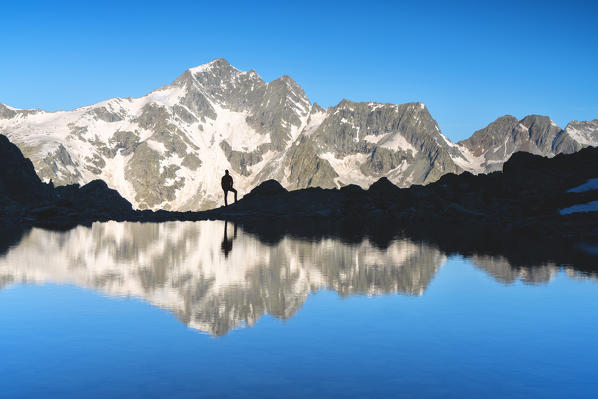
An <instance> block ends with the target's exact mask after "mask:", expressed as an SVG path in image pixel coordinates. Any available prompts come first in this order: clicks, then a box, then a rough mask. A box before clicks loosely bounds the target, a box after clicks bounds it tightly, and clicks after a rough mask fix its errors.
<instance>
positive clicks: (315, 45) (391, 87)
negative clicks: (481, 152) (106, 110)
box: [0, 1, 598, 140]
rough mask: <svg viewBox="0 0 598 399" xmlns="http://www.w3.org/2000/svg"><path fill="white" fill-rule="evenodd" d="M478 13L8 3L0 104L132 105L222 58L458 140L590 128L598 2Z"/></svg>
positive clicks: (298, 5) (317, 96) (595, 111)
mask: <svg viewBox="0 0 598 399" xmlns="http://www.w3.org/2000/svg"><path fill="white" fill-rule="evenodd" d="M483 3H484V2H468V3H465V2H463V3H457V2H446V1H442V2H435V1H422V2H417V1H409V2H406V3H405V4H402V3H400V2H376V1H360V2H352V1H343V2H335V3H326V2H323V3H322V4H320V2H310V1H302V2H289V3H288V4H287V3H286V2H280V1H277V2H258V1H243V2H234V1H212V2H207V3H205V4H202V3H201V2H176V1H161V2H156V3H153V2H151V1H143V2H125V1H120V2H109V1H101V2H72V3H70V4H69V3H67V2H43V3H35V2H8V3H3V4H2V9H1V13H0V34H1V37H2V45H1V50H2V51H1V53H0V54H1V56H0V57H1V58H0V102H2V103H5V104H8V105H12V106H15V107H19V108H42V109H46V110H57V109H73V108H76V107H79V106H83V105H89V104H92V103H95V102H98V101H101V100H104V99H107V98H110V97H116V96H120V97H128V96H132V97H136V96H141V95H144V94H145V93H147V92H149V91H151V90H153V89H155V88H157V87H159V86H161V85H164V84H167V83H170V82H171V81H172V80H174V79H175V78H176V77H177V76H178V75H180V74H181V73H182V72H183V71H184V70H185V69H187V68H189V67H192V66H196V65H200V64H203V63H206V62H208V61H210V60H211V59H213V58H217V57H224V58H226V59H227V60H228V61H229V62H231V64H233V65H234V66H236V67H237V68H240V69H245V70H246V69H251V68H253V69H255V70H256V71H257V72H258V73H259V74H260V75H261V76H262V77H263V78H264V79H266V80H272V79H275V78H277V77H279V76H281V75H285V74H286V75H290V76H291V77H292V78H293V79H295V80H296V81H297V82H298V83H299V84H300V85H301V86H302V87H303V88H304V90H305V92H306V93H307V95H308V97H309V98H310V99H311V100H312V101H315V102H318V103H319V104H321V105H323V106H325V107H327V106H330V105H334V104H336V103H338V102H339V101H340V100H341V99H343V98H347V99H350V100H354V101H380V102H392V103H404V102H408V101H422V102H424V103H425V104H426V105H427V106H428V108H429V110H430V112H431V113H432V116H433V117H434V118H435V119H436V120H437V121H438V124H439V126H440V128H441V130H442V131H443V132H444V133H445V134H446V135H447V136H448V137H449V138H451V139H453V140H459V139H463V138H466V137H468V136H469V135H471V133H472V132H473V131H475V130H477V129H480V128H482V127H484V126H486V125H487V124H488V123H489V122H491V121H493V120H494V119H496V118H497V117H499V116H501V115H504V114H512V115H515V116H517V117H523V116H525V115H527V114H532V113H537V114H543V115H549V116H551V117H552V118H553V120H554V121H555V122H556V123H558V124H559V125H560V126H562V127H564V125H566V123H567V122H569V121H570V120H574V119H576V120H588V119H595V118H598V4H597V3H596V2H592V1H587V2H577V1H563V2H558V3H556V2H555V3H554V4H552V3H551V2H547V1H535V2H520V1H514V2H510V1H501V2H496V3H495V4H491V5H488V4H483ZM592 3H594V4H592Z"/></svg>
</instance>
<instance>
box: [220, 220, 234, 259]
mask: <svg viewBox="0 0 598 399" xmlns="http://www.w3.org/2000/svg"><path fill="white" fill-rule="evenodd" d="M234 226H235V227H234V233H233V238H231V239H230V240H229V239H228V235H227V231H226V229H227V227H228V222H227V221H225V222H224V238H222V244H220V249H222V253H223V254H224V257H225V258H228V254H229V253H230V252H231V251H232V250H233V240H234V239H235V238H237V224H236V223H235V225H234Z"/></svg>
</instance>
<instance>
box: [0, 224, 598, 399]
mask: <svg viewBox="0 0 598 399" xmlns="http://www.w3.org/2000/svg"><path fill="white" fill-rule="evenodd" d="M534 250H535V249H534ZM596 260H597V261H596V264H595V266H596V270H598V257H596ZM596 276H598V274H595V273H594V272H592V271H584V270H580V269H579V268H577V267H576V265H575V263H574V262H572V263H571V264H556V263H553V262H550V261H547V262H543V263H541V264H529V265H521V264H518V265H514V264H512V262H510V260H509V259H508V258H507V257H503V256H489V255H484V254H467V255H461V254H458V253H451V254H448V253H445V252H443V251H442V250H441V249H439V247H437V246H435V245H432V244H429V243H426V242H423V241H416V240H412V239H410V238H409V237H395V238H393V239H392V240H390V241H389V242H386V243H384V244H383V245H380V243H376V242H373V241H371V240H370V239H368V238H367V237H364V238H361V239H357V240H350V241H347V240H343V239H341V238H335V237H322V238H319V239H306V238H300V237H296V236H292V235H284V236H281V237H278V238H276V239H264V238H263V237H260V236H259V235H256V234H253V233H250V232H247V231H245V230H244V229H243V228H242V227H241V226H238V225H236V224H234V223H231V222H223V221H202V222H167V223H119V222H107V223H94V224H93V225H92V226H91V227H83V226H80V227H76V228H74V229H71V230H68V231H63V232H56V231H48V230H43V229H37V228H34V229H32V230H29V231H27V232H26V233H24V234H23V236H22V237H20V238H19V239H18V240H17V242H14V243H13V244H12V245H10V246H9V247H8V248H7V249H6V250H5V251H3V252H2V254H1V255H0V353H1V361H0V397H3V398H38V397H42V398H120V397H126V398H204V397H205V398H387V397H388V398H507V397H508V398H596V397H598V340H597V339H596V337H597V333H598V278H597V277H596Z"/></svg>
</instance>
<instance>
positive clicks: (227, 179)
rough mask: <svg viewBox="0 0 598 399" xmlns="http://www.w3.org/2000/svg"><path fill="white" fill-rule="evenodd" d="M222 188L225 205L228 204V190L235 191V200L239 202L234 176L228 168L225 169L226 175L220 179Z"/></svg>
mask: <svg viewBox="0 0 598 399" xmlns="http://www.w3.org/2000/svg"><path fill="white" fill-rule="evenodd" d="M220 184H221V186H222V190H223V191H224V206H227V205H228V192H229V191H232V192H233V193H235V202H237V190H235V189H234V188H233V177H232V176H231V175H230V174H229V173H228V169H227V170H225V171H224V176H222V180H221V181H220Z"/></svg>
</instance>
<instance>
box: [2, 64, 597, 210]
mask: <svg viewBox="0 0 598 399" xmlns="http://www.w3.org/2000/svg"><path fill="white" fill-rule="evenodd" d="M597 126H598V121H592V122H571V123H570V124H569V125H568V126H567V128H566V129H565V130H561V129H560V128H559V127H557V126H556V125H554V123H552V121H550V119H549V118H548V117H542V116H536V115H532V116H529V117H526V118H524V119H523V120H521V121H517V120H516V119H515V118H513V117H508V116H507V117H503V118H499V119H498V120H497V121H496V122H494V123H492V124H491V125H489V126H488V127H487V128H485V129H482V130H480V131H478V132H476V133H475V134H474V136H472V138H470V139H468V140H466V141H464V142H461V143H458V144H454V143H451V142H450V140H448V139H447V138H446V137H445V136H444V135H443V134H442V133H441V131H440V129H439V127H438V125H437V124H436V122H435V121H434V119H433V118H432V116H431V115H430V113H429V112H428V110H427V108H426V107H425V106H424V105H423V104H421V103H409V104H402V105H394V104H380V103H375V102H363V103H356V102H351V101H347V100H343V101H341V102H340V103H339V104H338V105H336V106H333V107H330V108H329V109H327V110H324V109H322V108H321V107H319V106H318V105H317V104H315V103H312V102H311V101H310V100H309V98H308V97H307V96H306V94H305V93H304V91H303V90H302V88H301V87H300V86H299V85H298V84H297V83H296V82H294V81H293V80H292V79H291V78H290V77H288V76H283V77H281V78H279V79H276V80H273V81H271V82H265V81H264V80H262V78H261V77H260V76H259V75H258V74H257V73H256V72H255V71H253V70H250V71H240V70H238V69H236V68H234V67H233V66H231V65H230V64H229V63H228V62H227V61H226V60H223V59H216V60H214V61H212V62H210V63H208V64H206V65H202V66H199V67H196V68H191V69H189V70H187V71H185V72H184V73H183V74H182V75H181V76H180V77H178V78H177V79H176V80H175V81H174V82H173V83H171V84H169V85H166V86H164V87H162V88H159V89H157V90H155V91H153V92H151V93H149V94H148V95H146V96H144V97H140V98H134V99H133V98H113V99H110V100H107V101H104V102H101V103H98V104H95V105H92V106H88V107H83V108H79V109H76V110H73V111H59V112H53V113H50V112H44V111H41V110H18V109H14V108H11V107H9V106H5V105H2V104H0V133H2V134H5V135H7V136H8V137H9V138H10V140H11V141H12V142H14V143H15V144H17V146H18V147H19V148H20V149H21V150H22V152H23V154H24V155H25V156H26V157H27V158H30V159H31V160H32V162H33V165H34V167H35V170H36V172H37V174H38V175H39V176H40V177H41V179H42V180H44V181H49V180H52V181H53V182H54V183H55V184H57V185H65V184H72V183H79V184H86V183H89V182H90V181H93V180H96V179H102V180H104V181H106V182H107V184H108V186H109V187H111V188H113V189H116V190H117V191H118V192H119V193H121V194H122V195H123V197H124V198H126V199H127V200H128V201H129V202H131V203H132V205H133V206H134V207H135V208H139V209H167V210H181V211H186V210H198V209H207V208H211V207H214V206H215V205H217V204H220V203H221V201H222V193H221V189H220V186H219V177H220V176H221V175H222V173H223V171H224V170H225V169H229V170H231V171H232V174H233V176H234V179H235V186H236V188H237V189H239V190H240V192H241V193H245V192H248V191H249V190H250V189H251V188H253V187H254V186H256V185H258V184H259V183H261V182H263V181H266V180H268V179H275V180H277V181H279V182H281V183H282V185H283V186H284V187H286V188H287V189H299V188H306V187H313V186H319V187H324V188H332V187H340V186H343V185H348V184H358V185H360V186H362V187H364V188H365V187H367V186H369V185H370V184H372V183H373V182H375V181H376V180H378V179H379V178H380V177H382V176H387V177H388V178H389V179H390V180H391V181H392V182H393V183H395V184H397V185H399V186H401V187H407V186H410V185H412V184H427V183H430V182H433V181H436V180H438V179H439V178H440V177H441V176H442V175H444V174H447V173H460V172H462V171H464V170H467V171H470V172H474V173H479V172H488V171H494V170H499V169H500V168H501V167H502V163H504V162H505V161H506V160H507V159H508V158H509V156H510V155H511V154H512V153H513V152H515V151H530V152H534V153H538V154H543V155H554V154H557V153H560V152H574V151H577V150H579V149H580V148H582V147H584V146H588V145H598V128H597Z"/></svg>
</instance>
